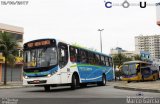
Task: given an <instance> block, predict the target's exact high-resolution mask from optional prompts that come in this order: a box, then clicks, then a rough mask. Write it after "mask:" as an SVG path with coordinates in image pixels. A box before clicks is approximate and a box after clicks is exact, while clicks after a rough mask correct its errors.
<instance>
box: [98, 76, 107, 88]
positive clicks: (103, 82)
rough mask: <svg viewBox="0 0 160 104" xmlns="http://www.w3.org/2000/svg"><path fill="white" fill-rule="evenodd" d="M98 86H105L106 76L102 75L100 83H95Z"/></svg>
mask: <svg viewBox="0 0 160 104" xmlns="http://www.w3.org/2000/svg"><path fill="white" fill-rule="evenodd" d="M97 85H98V86H105V85H106V76H105V75H102V81H101V82H98V83H97Z"/></svg>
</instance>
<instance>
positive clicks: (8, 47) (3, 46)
mask: <svg viewBox="0 0 160 104" xmlns="http://www.w3.org/2000/svg"><path fill="white" fill-rule="evenodd" d="M17 46H18V44H17V41H16V39H15V38H14V37H13V36H12V35H11V34H10V33H8V32H0V51H1V52H2V54H3V56H4V57H5V62H4V85H6V84H7V66H8V65H9V64H10V65H13V64H14V63H15V61H16V56H17V55H18V50H17Z"/></svg>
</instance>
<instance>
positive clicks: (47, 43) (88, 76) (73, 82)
mask: <svg viewBox="0 0 160 104" xmlns="http://www.w3.org/2000/svg"><path fill="white" fill-rule="evenodd" d="M112 66H113V63H112V58H111V57H110V56H108V55H105V54H101V53H99V52H94V51H91V50H87V49H84V48H80V47H77V46H73V45H69V44H66V43H64V42H61V41H57V40H56V39H39V40H34V41H30V42H27V43H25V44H24V69H23V71H24V72H23V85H35V86H43V87H44V89H45V91H50V87H54V86H57V85H70V86H71V89H75V88H77V87H78V86H80V87H85V86H87V84H88V83H97V85H99V86H104V85H105V84H106V80H113V79H114V75H113V74H114V72H113V71H114V70H113V67H112Z"/></svg>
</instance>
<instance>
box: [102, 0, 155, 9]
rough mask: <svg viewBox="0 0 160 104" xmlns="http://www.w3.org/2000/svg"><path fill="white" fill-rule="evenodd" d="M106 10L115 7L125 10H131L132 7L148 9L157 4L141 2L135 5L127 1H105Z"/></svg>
mask: <svg viewBox="0 0 160 104" xmlns="http://www.w3.org/2000/svg"><path fill="white" fill-rule="evenodd" d="M104 3H105V7H106V8H112V7H113V6H122V7H123V8H129V7H130V6H139V7H140V8H146V7H147V6H155V5H156V4H155V3H147V2H146V1H143V2H142V1H140V2H139V3H133V2H129V1H127V0H125V1H124V2H121V3H115V2H111V1H104Z"/></svg>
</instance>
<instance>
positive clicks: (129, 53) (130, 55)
mask: <svg viewBox="0 0 160 104" xmlns="http://www.w3.org/2000/svg"><path fill="white" fill-rule="evenodd" d="M119 53H121V54H124V55H125V56H126V57H128V58H134V56H135V55H137V54H138V53H136V52H135V51H127V50H123V49H122V48H120V47H116V48H115V49H111V51H110V54H111V56H114V55H116V54H119Z"/></svg>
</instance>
